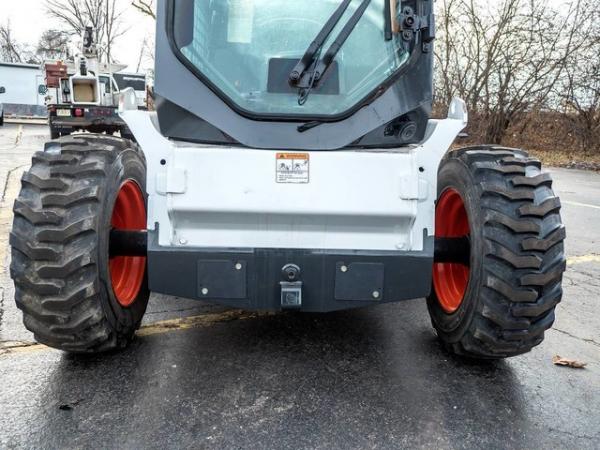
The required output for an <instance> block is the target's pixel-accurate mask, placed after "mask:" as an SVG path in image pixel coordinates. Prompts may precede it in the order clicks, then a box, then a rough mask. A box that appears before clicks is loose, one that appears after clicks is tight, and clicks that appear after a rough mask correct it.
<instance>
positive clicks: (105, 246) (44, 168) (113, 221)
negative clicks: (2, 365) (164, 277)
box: [10, 135, 149, 353]
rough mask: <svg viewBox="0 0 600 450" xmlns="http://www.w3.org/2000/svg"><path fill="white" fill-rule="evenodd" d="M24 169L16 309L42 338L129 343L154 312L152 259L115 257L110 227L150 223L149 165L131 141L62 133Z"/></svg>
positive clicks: (60, 343)
mask: <svg viewBox="0 0 600 450" xmlns="http://www.w3.org/2000/svg"><path fill="white" fill-rule="evenodd" d="M57 143H59V144H60V145H61V151H60V153H58V154H55V153H46V152H38V153H36V154H35V156H34V157H33V163H32V167H31V169H30V170H29V171H28V172H26V173H25V174H24V175H23V178H22V189H21V192H20V194H19V196H18V198H17V200H16V201H15V205H14V214H15V218H14V223H13V230H12V233H11V235H10V244H11V247H12V263H11V277H12V278H13V280H14V283H15V299H16V303H17V306H18V307H19V308H20V309H21V310H22V311H23V315H24V323H25V326H26V327H27V329H28V330H30V331H32V332H33V333H34V335H35V338H36V340H37V341H39V342H41V343H43V344H46V345H49V346H51V347H55V348H58V349H62V350H65V351H69V352H75V353H94V352H102V351H107V350H112V349H117V348H123V347H125V346H126V345H127V344H128V343H129V342H130V341H131V339H132V338H133V335H134V332H135V330H136V329H137V328H138V327H139V325H140V322H141V320H142V316H143V315H144V312H145V310H146V306H147V303H148V298H149V292H148V287H147V285H148V283H147V274H146V258H144V257H117V258H113V259H111V258H109V244H110V242H109V241H110V230H111V228H117V229H145V228H146V198H145V194H143V193H144V192H145V188H146V162H145V159H144V156H143V154H142V153H141V151H140V150H139V148H138V147H137V146H136V145H135V144H133V143H131V142H129V141H124V140H122V139H118V138H113V137H108V136H100V135H85V136H81V135H80V136H76V137H67V138H61V139H60V140H59V141H57Z"/></svg>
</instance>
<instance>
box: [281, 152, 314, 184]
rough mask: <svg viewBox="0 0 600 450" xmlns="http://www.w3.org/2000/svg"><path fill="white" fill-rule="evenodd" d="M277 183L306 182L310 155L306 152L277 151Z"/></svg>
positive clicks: (307, 180) (308, 177) (308, 176)
mask: <svg viewBox="0 0 600 450" xmlns="http://www.w3.org/2000/svg"><path fill="white" fill-rule="evenodd" d="M276 173H277V179H276V181H277V183H297V184H301V183H308V182H309V179H310V156H309V154H308V153H277V171H276Z"/></svg>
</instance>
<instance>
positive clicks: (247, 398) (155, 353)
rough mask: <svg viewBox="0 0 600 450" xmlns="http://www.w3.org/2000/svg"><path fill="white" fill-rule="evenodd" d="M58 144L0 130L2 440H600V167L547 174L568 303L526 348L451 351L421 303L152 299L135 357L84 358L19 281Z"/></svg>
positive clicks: (52, 443)
mask: <svg viewBox="0 0 600 450" xmlns="http://www.w3.org/2000/svg"><path fill="white" fill-rule="evenodd" d="M46 139H47V132H46V128H45V127H43V126H34V125H18V124H8V125H6V126H5V127H3V128H0V188H1V189H2V197H1V199H0V295H1V296H0V448H61V449H64V448H94V449H95V448H157V449H158V448H161V449H162V448H219V449H221V448H250V447H251V448H254V449H263V448H269V449H271V448H272V449H284V448H294V449H295V448H323V449H334V448H344V449H347V448H486V449H495V448H498V449H505V448H517V449H537V448H548V449H554V448H569V449H571V448H572V449H598V448H600V312H599V309H600V225H599V222H600V174H597V173H592V172H581V171H573V170H563V169H551V172H552V174H553V176H554V179H555V189H556V191H557V192H558V194H559V195H560V196H561V199H562V203H563V219H564V221H565V223H566V225H567V231H568V238H567V253H568V257H569V260H568V271H567V273H566V276H565V286H564V287H565V296H564V300H563V303H561V304H560V305H559V307H558V312H557V321H556V324H555V326H554V328H553V329H552V330H550V331H549V332H548V333H547V334H546V340H545V342H544V343H543V344H542V345H541V346H539V347H537V348H536V349H535V350H534V351H533V352H531V353H530V354H528V355H524V356H520V357H517V358H513V359H509V360H506V361H498V362H485V363H475V362H471V361H467V360H463V359H460V358H456V357H453V356H451V355H449V354H448V353H446V352H444V351H443V350H442V349H441V347H440V345H439V344H438V342H437V341H436V338H435V333H434V331H433V329H432V327H431V324H430V322H429V316H428V314H427V309H426V306H425V302H424V300H423V299H420V300H414V301H410V302H404V303H399V304H392V305H382V306H380V307H372V308H368V309H361V310H356V311H348V312H338V313H332V314H325V315H312V314H295V313H284V314H255V313H246V312H238V311H232V310H226V309H224V308H219V307H214V306H210V305H206V304H204V303H201V302H195V301H190V300H183V299H178V298H173V297H165V296H153V297H152V299H151V301H150V305H149V310H148V313H147V315H146V318H145V320H144V325H143V328H142V329H141V330H140V332H139V335H138V337H137V339H136V340H135V342H134V343H133V345H132V346H131V347H130V348H128V349H127V350H125V351H123V352H120V353H114V354H108V355H101V356H93V357H81V356H79V357H77V356H72V355H68V354H65V353H62V352H60V351H56V350H52V349H49V348H47V347H44V346H42V345H37V344H35V342H34V341H33V337H32V336H31V334H30V333H29V332H28V331H27V330H25V328H24V327H23V325H22V322H21V316H20V313H19V312H18V310H17V309H16V307H15V305H14V299H13V295H14V289H13V286H12V282H11V280H10V278H9V273H8V266H9V258H10V252H9V251H8V246H7V241H8V232H9V230H10V225H11V222H12V213H11V207H12V202H13V201H14V197H15V195H16V194H17V192H18V189H19V179H20V176H21V174H22V172H23V170H25V169H26V168H27V166H28V165H29V162H30V158H31V155H32V153H33V152H34V151H35V150H38V149H41V148H42V146H43V143H44V141H45V140H46ZM555 355H561V356H563V357H566V358H573V359H576V360H579V361H583V362H585V363H587V366H586V368H585V369H580V370H576V369H570V368H565V367H558V366H555V365H554V364H553V363H552V358H553V357H554V356H555Z"/></svg>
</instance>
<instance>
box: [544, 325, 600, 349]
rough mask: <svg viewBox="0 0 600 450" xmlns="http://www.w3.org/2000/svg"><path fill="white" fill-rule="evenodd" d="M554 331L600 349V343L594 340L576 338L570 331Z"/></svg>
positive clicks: (555, 329) (556, 329)
mask: <svg viewBox="0 0 600 450" xmlns="http://www.w3.org/2000/svg"><path fill="white" fill-rule="evenodd" d="M552 330H553V331H557V332H559V333H562V334H564V335H566V336H569V337H572V338H573V339H577V340H578V341H582V342H587V343H588V344H592V345H595V346H596V347H600V342H596V341H595V340H593V339H588V338H582V337H579V336H575V335H574V334H571V333H569V332H568V331H565V330H561V329H559V328H552Z"/></svg>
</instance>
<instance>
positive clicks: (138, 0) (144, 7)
mask: <svg viewBox="0 0 600 450" xmlns="http://www.w3.org/2000/svg"><path fill="white" fill-rule="evenodd" d="M131 5H132V6H133V7H134V8H135V9H137V10H138V11H139V12H141V13H142V14H145V15H146V16H148V17H151V18H153V19H154V20H156V10H155V9H154V0H134V1H133V2H131Z"/></svg>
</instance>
